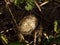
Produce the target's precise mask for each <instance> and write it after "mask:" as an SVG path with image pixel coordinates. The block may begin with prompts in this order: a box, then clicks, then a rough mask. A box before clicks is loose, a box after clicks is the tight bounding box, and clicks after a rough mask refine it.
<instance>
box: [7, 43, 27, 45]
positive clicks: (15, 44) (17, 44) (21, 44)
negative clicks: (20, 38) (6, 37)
mask: <svg viewBox="0 0 60 45" xmlns="http://www.w3.org/2000/svg"><path fill="white" fill-rule="evenodd" d="M7 45H27V44H26V43H25V42H11V43H9V44H7Z"/></svg>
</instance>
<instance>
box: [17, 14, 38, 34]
mask: <svg viewBox="0 0 60 45" xmlns="http://www.w3.org/2000/svg"><path fill="white" fill-rule="evenodd" d="M37 23H38V21H37V18H36V16H35V15H33V14H30V15H28V16H25V17H24V18H23V19H22V20H21V21H20V22H19V26H18V28H19V31H20V33H22V34H29V33H31V32H32V31H33V30H34V29H35V28H36V26H37Z"/></svg>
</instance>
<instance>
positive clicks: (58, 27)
mask: <svg viewBox="0 0 60 45" xmlns="http://www.w3.org/2000/svg"><path fill="white" fill-rule="evenodd" d="M54 31H55V32H56V33H60V20H56V21H54Z"/></svg>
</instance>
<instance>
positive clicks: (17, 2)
mask: <svg viewBox="0 0 60 45" xmlns="http://www.w3.org/2000/svg"><path fill="white" fill-rule="evenodd" d="M23 2H24V0H14V4H15V5H16V6H17V5H20V4H22V3H23Z"/></svg>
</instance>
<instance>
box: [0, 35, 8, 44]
mask: <svg viewBox="0 0 60 45" xmlns="http://www.w3.org/2000/svg"><path fill="white" fill-rule="evenodd" d="M0 38H1V39H2V40H3V41H4V42H5V43H6V44H7V43H8V39H7V37H6V36H5V35H4V34H0Z"/></svg>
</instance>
